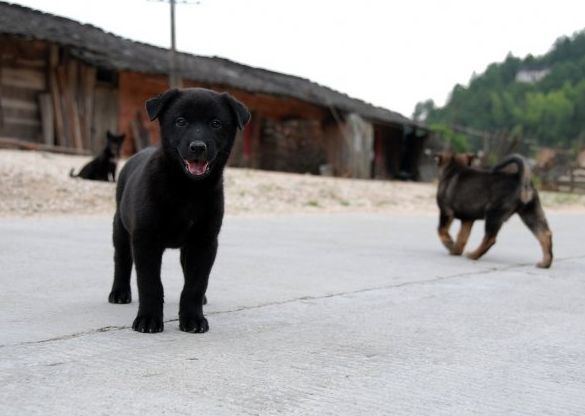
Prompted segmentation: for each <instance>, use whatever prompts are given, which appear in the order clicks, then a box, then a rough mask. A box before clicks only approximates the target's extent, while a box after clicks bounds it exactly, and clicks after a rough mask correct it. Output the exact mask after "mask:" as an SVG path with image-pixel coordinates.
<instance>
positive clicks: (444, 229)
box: [437, 211, 454, 253]
mask: <svg viewBox="0 0 585 416" xmlns="http://www.w3.org/2000/svg"><path fill="white" fill-rule="evenodd" d="M452 222H453V217H452V216H449V215H447V214H446V213H444V212H443V211H441V213H440V215H439V228H438V230H437V231H438V233H439V239H440V240H441V243H443V245H444V246H445V247H446V248H447V250H449V253H451V252H452V251H453V247H454V243H453V239H452V238H451V235H450V234H449V228H450V227H451V223H452Z"/></svg>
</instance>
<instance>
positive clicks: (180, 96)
mask: <svg viewBox="0 0 585 416" xmlns="http://www.w3.org/2000/svg"><path fill="white" fill-rule="evenodd" d="M146 108H147V111H148V115H149V117H150V119H151V120H154V119H158V120H159V123H160V131H161V145H160V146H159V147H151V148H147V149H144V150H143V151H141V152H139V153H137V154H136V155H134V156H133V157H132V158H130V159H129V160H128V162H127V163H126V165H125V166H124V168H123V169H122V171H121V172H120V177H119V179H118V186H117V190H116V202H117V210H116V213H115V215H114V248H115V255H114V263H115V270H114V283H113V286H112V291H111V293H110V296H109V301H110V302H111V303H129V302H130V301H131V294H130V272H131V269H132V263H133V262H134V264H135V267H136V274H137V278H138V282H137V283H138V295H139V307H138V315H137V316H136V319H135V320H134V323H133V325H132V327H133V328H134V329H135V330H136V331H139V332H160V331H162V330H163V286H162V283H161V278H160V269H161V259H162V255H163V252H164V250H165V249H166V248H180V249H181V256H180V257H181V266H182V268H183V274H184V278H185V285H184V288H183V292H182V293H181V300H180V307H179V328H180V329H181V330H182V331H186V332H206V331H207V330H208V329H209V325H208V323H207V320H206V319H205V317H204V315H203V303H204V298H205V292H206V290H207V282H208V278H209V273H210V271H211V268H212V266H213V263H214V260H215V254H216V251H217V236H218V234H219V231H220V228H221V224H222V219H223V212H224V197H223V170H224V167H225V165H226V163H227V160H228V157H229V154H230V151H231V148H232V145H233V143H234V139H235V136H236V132H237V129H242V128H243V127H244V126H245V125H246V123H247V122H248V121H249V120H250V113H249V112H248V109H247V108H246V107H245V106H244V105H243V104H242V103H240V102H239V101H237V100H236V99H234V98H233V97H232V96H230V95H229V94H227V93H222V94H219V93H216V92H214V91H210V90H206V89H201V88H192V89H183V90H178V89H171V90H168V91H167V92H165V93H164V94H162V95H160V96H158V97H155V98H152V99H150V100H149V101H147V103H146Z"/></svg>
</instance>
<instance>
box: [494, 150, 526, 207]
mask: <svg viewBox="0 0 585 416" xmlns="http://www.w3.org/2000/svg"><path fill="white" fill-rule="evenodd" d="M492 172H504V173H509V174H516V175H519V176H520V200H521V201H522V203H524V204H527V203H529V202H530V201H532V198H534V187H533V185H532V173H531V172H530V166H528V163H527V162H526V159H524V157H522V156H521V155H518V154H513V155H510V156H508V157H507V158H505V159H504V160H502V161H501V162H500V163H498V164H497V165H496V166H494V168H493V169H492Z"/></svg>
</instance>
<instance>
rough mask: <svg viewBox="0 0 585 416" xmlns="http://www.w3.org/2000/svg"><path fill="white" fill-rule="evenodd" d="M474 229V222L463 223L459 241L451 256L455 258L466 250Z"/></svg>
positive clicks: (458, 237) (458, 236)
mask: <svg viewBox="0 0 585 416" xmlns="http://www.w3.org/2000/svg"><path fill="white" fill-rule="evenodd" d="M472 227H473V221H461V227H460V228H459V233H458V234H457V241H455V245H454V246H453V249H452V250H451V254H452V255H454V256H460V255H461V253H463V250H464V249H465V245H466V244H467V240H468V239H469V235H470V234H471V228H472Z"/></svg>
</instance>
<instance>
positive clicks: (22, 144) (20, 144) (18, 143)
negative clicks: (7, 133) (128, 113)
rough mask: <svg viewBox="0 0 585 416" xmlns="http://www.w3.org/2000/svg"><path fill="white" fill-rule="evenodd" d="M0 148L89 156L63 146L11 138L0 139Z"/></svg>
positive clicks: (84, 152)
mask: <svg viewBox="0 0 585 416" xmlns="http://www.w3.org/2000/svg"><path fill="white" fill-rule="evenodd" d="M0 148H8V149H20V150H38V151H43V152H51V153H65V154H69V155H83V156H90V155H91V153H90V152H89V151H88V150H85V149H72V148H70V147H63V146H51V145H46V144H41V143H31V142H27V141H25V140H21V139H14V138H11V137H0Z"/></svg>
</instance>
